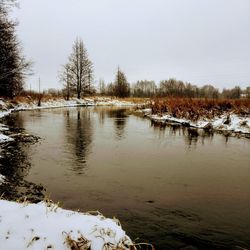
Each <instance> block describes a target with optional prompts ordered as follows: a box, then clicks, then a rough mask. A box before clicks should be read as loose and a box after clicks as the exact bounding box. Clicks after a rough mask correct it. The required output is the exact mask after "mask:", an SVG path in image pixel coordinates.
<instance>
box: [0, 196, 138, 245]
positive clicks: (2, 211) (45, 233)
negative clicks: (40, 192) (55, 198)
mask: <svg viewBox="0 0 250 250" xmlns="http://www.w3.org/2000/svg"><path fill="white" fill-rule="evenodd" d="M0 248H1V249H5V250H13V249H19V250H23V249H60V250H63V249H65V250H66V249H79V250H88V249H91V250H103V249H107V250H108V249H110V250H115V249H117V250H123V249H124V250H126V249H136V248H135V247H133V243H132V241H131V239H130V238H129V237H128V236H127V235H126V233H125V232H124V231H123V230H122V228H121V226H120V224H119V222H118V221H116V220H115V219H107V218H105V217H104V216H102V215H97V216H94V215H90V214H88V213H79V212H73V211H69V210H64V209H62V208H59V207H58V206H57V205H54V204H51V203H49V204H47V203H44V202H41V203H38V204H24V203H16V202H10V201H5V200H0Z"/></svg>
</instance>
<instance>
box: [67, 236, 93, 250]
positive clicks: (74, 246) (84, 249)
mask: <svg viewBox="0 0 250 250" xmlns="http://www.w3.org/2000/svg"><path fill="white" fill-rule="evenodd" d="M64 233H65V232H64ZM65 234H66V238H65V244H66V245H67V246H68V247H70V249H71V250H90V249H91V242H90V241H89V240H87V239H86V238H84V237H83V235H82V234H81V235H80V237H78V239H77V240H74V239H72V238H71V236H70V233H65Z"/></svg>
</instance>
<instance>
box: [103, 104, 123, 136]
mask: <svg viewBox="0 0 250 250" xmlns="http://www.w3.org/2000/svg"><path fill="white" fill-rule="evenodd" d="M107 115H108V117H109V118H113V119H114V126H115V135H116V139H117V140H122V139H123V138H124V135H125V127H126V121H127V117H128V115H127V113H126V109H124V108H121V109H110V110H108V111H107Z"/></svg>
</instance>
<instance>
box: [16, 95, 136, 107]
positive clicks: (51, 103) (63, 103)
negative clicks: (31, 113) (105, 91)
mask: <svg viewBox="0 0 250 250" xmlns="http://www.w3.org/2000/svg"><path fill="white" fill-rule="evenodd" d="M134 105H135V104H134V103H132V102H127V101H121V100H118V99H111V98H106V97H96V98H83V99H77V98H73V99H71V100H69V101H67V100H64V99H55V100H47V101H41V106H38V105H37V102H29V103H27V102H24V103H19V104H18V105H16V106H15V108H14V110H34V109H46V108H61V107H78V106H118V107H119V106H134Z"/></svg>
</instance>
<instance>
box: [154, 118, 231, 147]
mask: <svg viewBox="0 0 250 250" xmlns="http://www.w3.org/2000/svg"><path fill="white" fill-rule="evenodd" d="M151 126H152V127H153V128H154V129H155V130H158V131H160V132H161V136H162V137H163V136H165V132H167V133H168V135H169V136H177V135H178V136H182V137H183V138H184V142H185V144H186V145H187V146H188V148H195V147H196V146H197V143H198V142H199V141H200V142H201V144H203V145H204V144H205V142H206V141H208V140H210V141H211V140H212V139H213V136H214V133H213V131H211V130H204V129H197V128H192V127H184V126H182V125H181V124H176V123H172V124H171V123H165V122H163V121H151ZM163 131H164V132H163ZM225 141H226V142H227V141H228V138H227V137H225Z"/></svg>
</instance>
